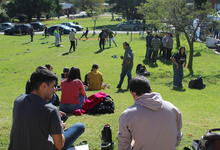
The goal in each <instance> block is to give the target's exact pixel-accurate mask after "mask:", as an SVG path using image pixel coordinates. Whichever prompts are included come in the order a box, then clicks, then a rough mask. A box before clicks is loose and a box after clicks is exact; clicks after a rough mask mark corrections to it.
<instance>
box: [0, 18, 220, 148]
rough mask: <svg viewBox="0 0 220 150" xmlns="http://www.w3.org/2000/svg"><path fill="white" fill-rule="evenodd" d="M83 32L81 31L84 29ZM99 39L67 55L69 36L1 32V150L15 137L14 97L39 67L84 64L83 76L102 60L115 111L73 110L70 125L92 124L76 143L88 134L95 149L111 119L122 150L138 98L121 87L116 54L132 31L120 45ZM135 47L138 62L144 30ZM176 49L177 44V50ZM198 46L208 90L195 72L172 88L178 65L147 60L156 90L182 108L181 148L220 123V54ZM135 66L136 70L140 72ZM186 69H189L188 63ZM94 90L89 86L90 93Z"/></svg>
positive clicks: (197, 66) (197, 61)
mask: <svg viewBox="0 0 220 150" xmlns="http://www.w3.org/2000/svg"><path fill="white" fill-rule="evenodd" d="M87 21H88V20H87ZM103 25H104V23H103ZM77 36H78V37H80V35H79V34H78V35H77ZM96 39H97V36H95V37H91V39H90V40H87V41H79V42H78V47H77V50H76V52H74V53H71V54H69V55H64V56H63V55H62V54H63V53H65V52H67V51H68V49H69V41H68V37H67V36H63V37H62V45H63V46H62V47H59V48H57V47H54V46H53V42H54V37H49V38H46V39H45V38H43V37H42V36H41V35H36V36H35V37H34V42H33V43H29V36H4V35H0V150H4V149H7V146H8V143H9V133H10V128H11V123H12V108H13V101H14V100H15V98H16V97H17V96H18V95H20V94H21V93H24V87H25V83H26V81H27V80H28V78H29V76H30V74H31V73H32V72H33V71H34V70H35V68H36V67H37V66H39V65H44V64H47V63H49V64H52V65H53V67H54V72H55V73H56V74H57V75H58V76H59V77H60V74H61V72H62V69H63V67H72V66H75V67H79V68H80V69H81V75H82V78H83V77H84V75H85V74H86V73H87V72H89V71H90V69H91V65H92V64H93V63H97V64H99V66H100V71H101V72H102V73H103V75H104V81H105V82H106V83H109V84H110V85H111V88H110V89H107V90H105V91H104V92H106V93H108V94H109V95H111V96H112V98H113V99H114V101H115V106H116V109H115V113H114V114H107V115H98V116H91V115H83V116H77V117H76V116H72V117H70V118H69V119H68V121H67V126H70V125H71V124H73V123H75V122H83V123H84V124H85V125H86V130H85V133H84V134H83V135H82V136H81V137H80V138H79V139H78V140H77V141H76V144H77V143H79V142H80V141H83V140H87V141H88V143H89V147H90V149H91V150H98V149H100V148H99V144H100V143H101V140H100V133H101V129H102V127H103V125H104V124H106V123H109V124H110V125H111V127H112V130H113V141H114V142H115V149H116V150H117V131H118V118H119V116H120V114H121V112H122V111H123V110H125V109H126V108H127V107H128V106H130V105H131V104H133V99H132V97H131V95H130V93H129V92H124V93H117V89H116V85H117V83H118V81H119V75H120V72H121V60H120V58H112V55H117V56H121V55H123V52H124V50H123V48H122V42H124V41H130V36H129V35H126V34H118V35H117V37H116V41H117V44H118V47H113V48H108V49H106V50H104V51H102V52H99V53H97V51H98V50H99V48H98V41H97V40H96ZM182 45H185V46H186V47H187V44H186V41H185V40H184V39H182ZM131 47H132V49H133V52H134V66H135V67H136V65H137V64H138V63H142V61H143V59H144V55H145V40H144V39H140V38H139V35H138V34H136V35H133V40H132V42H131ZM187 50H188V48H187ZM175 51H176V50H175V49H174V50H173V52H175ZM195 52H200V53H201V56H199V57H194V71H195V75H196V76H198V75H202V76H203V77H204V83H205V84H206V88H205V89H203V90H192V89H189V88H187V85H188V82H189V80H190V79H191V78H192V77H185V78H184V81H183V84H184V87H185V89H186V91H184V92H180V91H174V90H172V74H173V72H172V65H167V64H164V63H162V62H160V61H158V67H148V66H147V69H148V70H149V71H150V72H151V76H150V77H149V79H150V81H151V86H152V88H153V91H156V92H159V93H161V95H162V96H163V98H164V99H165V100H168V101H170V102H172V103H173V104H174V105H176V106H177V107H178V108H179V109H180V111H181V112H182V116H183V129H182V132H183V135H184V136H183V140H182V142H181V145H180V146H179V147H178V150H180V149H182V148H183V147H184V146H189V145H191V142H192V139H199V138H200V137H201V136H202V135H203V134H204V132H205V131H206V130H207V129H210V128H215V127H219V124H220V119H219V115H220V113H219V110H220V100H219V98H220V92H219V91H220V86H219V85H220V68H219V64H220V56H219V55H216V54H214V53H213V52H212V51H211V50H210V49H207V48H206V46H205V45H204V44H202V43H196V44H195ZM187 53H188V52H187ZM135 67H134V69H133V76H135ZM184 74H185V75H187V74H188V71H187V70H186V69H185V70H184ZM125 81H126V80H125ZM126 86H127V83H126V82H124V84H123V88H126ZM93 93H94V92H87V95H88V96H89V95H91V94H93ZM58 95H60V92H58ZM161 126H162V125H161ZM164 136H166V135H164Z"/></svg>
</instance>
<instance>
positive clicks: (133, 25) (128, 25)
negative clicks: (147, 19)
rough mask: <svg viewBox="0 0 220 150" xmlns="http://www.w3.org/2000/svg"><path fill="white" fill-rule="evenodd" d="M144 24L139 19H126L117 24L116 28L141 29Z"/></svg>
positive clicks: (125, 29)
mask: <svg viewBox="0 0 220 150" xmlns="http://www.w3.org/2000/svg"><path fill="white" fill-rule="evenodd" d="M145 26H146V25H145V24H143V23H142V22H140V21H126V22H122V23H120V24H118V25H117V29H118V30H120V31H123V30H124V31H138V30H143V27H145Z"/></svg>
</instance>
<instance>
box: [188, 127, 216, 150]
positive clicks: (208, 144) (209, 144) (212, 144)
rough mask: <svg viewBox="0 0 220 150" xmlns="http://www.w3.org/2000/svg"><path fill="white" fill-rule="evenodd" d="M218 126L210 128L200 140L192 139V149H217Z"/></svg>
mask: <svg viewBox="0 0 220 150" xmlns="http://www.w3.org/2000/svg"><path fill="white" fill-rule="evenodd" d="M217 131H220V128H216V129H210V130H208V132H206V133H205V135H204V136H202V137H201V139H200V140H193V145H192V148H193V149H194V150H219V149H220V133H219V132H217Z"/></svg>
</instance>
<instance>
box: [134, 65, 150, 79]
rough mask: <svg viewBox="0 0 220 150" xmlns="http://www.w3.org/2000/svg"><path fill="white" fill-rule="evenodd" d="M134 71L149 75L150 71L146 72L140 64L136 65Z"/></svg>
mask: <svg viewBox="0 0 220 150" xmlns="http://www.w3.org/2000/svg"><path fill="white" fill-rule="evenodd" d="M136 73H137V74H138V75H141V76H149V75H150V72H148V71H147V69H146V67H145V66H144V65H142V64H138V65H137V67H136Z"/></svg>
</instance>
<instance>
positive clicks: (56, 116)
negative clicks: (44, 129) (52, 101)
mask: <svg viewBox="0 0 220 150" xmlns="http://www.w3.org/2000/svg"><path fill="white" fill-rule="evenodd" d="M60 115H61V113H60V112H58V110H57V109H54V110H53V111H52V112H51V117H50V121H51V122H50V131H49V133H50V135H51V137H52V138H53V143H54V146H55V147H56V149H58V150H62V148H63V147H64V143H65V138H64V135H63V129H64V128H65V124H64V123H63V122H62V121H61V119H60Z"/></svg>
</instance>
